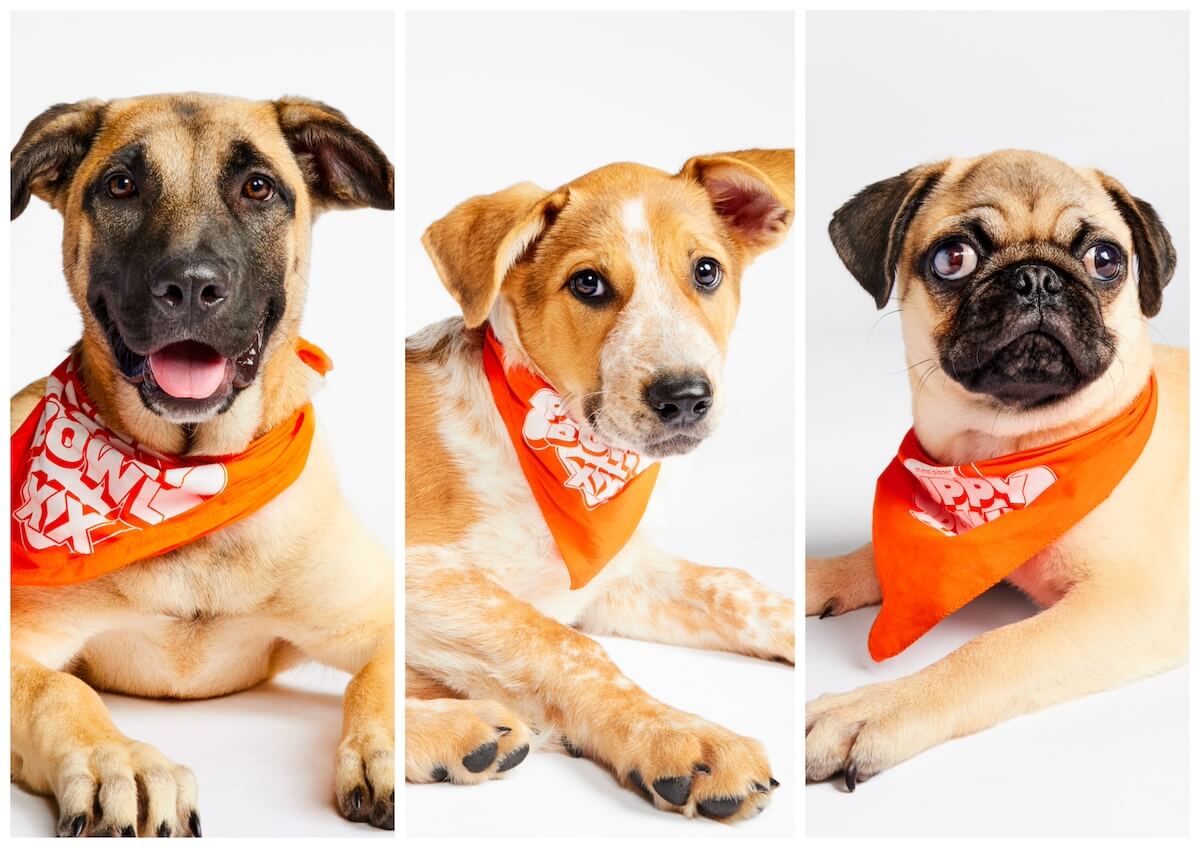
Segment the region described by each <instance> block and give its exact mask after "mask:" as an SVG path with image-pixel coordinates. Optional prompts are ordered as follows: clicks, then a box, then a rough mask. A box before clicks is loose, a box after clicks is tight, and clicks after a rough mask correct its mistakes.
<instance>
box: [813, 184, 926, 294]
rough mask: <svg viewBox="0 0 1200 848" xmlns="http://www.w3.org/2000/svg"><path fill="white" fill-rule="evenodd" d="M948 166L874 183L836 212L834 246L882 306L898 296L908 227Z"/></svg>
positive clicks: (832, 230)
mask: <svg viewBox="0 0 1200 848" xmlns="http://www.w3.org/2000/svg"><path fill="white" fill-rule="evenodd" d="M945 168H946V165H945V163H944V162H939V163H937V164H934V165H920V166H918V167H916V168H910V169H909V170H907V171H905V172H904V173H903V174H898V175H897V176H894V177H889V178H888V179H886V180H880V181H879V182H877V183H872V184H871V185H869V186H867V187H866V188H864V189H863V190H862V191H860V192H859V193H858V194H856V195H854V197H852V198H851V199H850V200H848V201H846V203H844V204H843V205H842V207H841V208H840V209H838V211H836V212H834V213H833V220H831V221H830V222H829V238H830V239H831V240H832V241H833V247H834V249H835V250H836V251H837V254H838V256H839V257H840V258H841V260H842V263H843V264H844V265H845V266H846V268H847V269H848V270H849V271H850V273H851V274H853V275H854V279H856V280H858V282H859V285H861V286H862V287H863V288H864V289H866V290H867V292H868V293H869V294H870V295H871V296H872V297H873V298H875V306H876V307H877V308H879V309H883V307H884V306H885V305H886V304H887V302H888V298H889V297H891V295H892V286H893V284H894V283H895V280H896V264H897V262H899V260H900V251H901V249H902V248H903V246H904V236H905V234H906V233H907V231H908V225H909V224H910V223H911V222H912V219H913V216H914V215H916V213H917V210H918V209H920V208H921V203H922V202H923V201H924V200H925V198H926V196H928V194H929V192H930V191H931V190H932V189H933V187H934V186H935V185H937V181H938V179H939V178H940V177H941V175H942V173H943V172H944V171H945Z"/></svg>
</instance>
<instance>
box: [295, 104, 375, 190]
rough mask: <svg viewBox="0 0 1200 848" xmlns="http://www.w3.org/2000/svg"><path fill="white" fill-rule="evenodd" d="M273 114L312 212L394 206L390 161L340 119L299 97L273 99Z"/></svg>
mask: <svg viewBox="0 0 1200 848" xmlns="http://www.w3.org/2000/svg"><path fill="white" fill-rule="evenodd" d="M275 114H276V115H277V116H278V119H279V128H280V129H281V130H283V136H284V138H286V139H287V143H288V146H289V147H291V149H292V153H293V154H294V155H295V157H296V161H297V162H299V163H300V170H301V171H302V172H303V173H304V179H305V182H307V183H308V188H309V191H310V192H311V194H312V197H313V200H314V202H315V205H316V207H317V209H318V210H321V209H327V208H340V209H359V208H361V207H364V206H371V207H373V208H375V209H394V208H395V206H396V201H395V193H394V191H395V190H394V185H393V179H394V178H393V170H392V163H391V162H389V161H388V158H387V156H385V155H384V153H383V151H382V150H380V149H379V147H378V145H376V144H375V142H373V141H371V139H370V138H368V137H367V135H366V134H365V133H364V132H362V130H359V129H358V128H357V127H355V126H354V125H353V124H351V123H350V122H349V121H348V120H346V116H345V115H343V114H342V113H341V112H339V111H338V110H337V109H334V108H333V107H332V106H326V105H325V104H324V103H319V102H318V101H316V100H307V99H305V98H303V97H282V98H280V99H279V100H276V101H275Z"/></svg>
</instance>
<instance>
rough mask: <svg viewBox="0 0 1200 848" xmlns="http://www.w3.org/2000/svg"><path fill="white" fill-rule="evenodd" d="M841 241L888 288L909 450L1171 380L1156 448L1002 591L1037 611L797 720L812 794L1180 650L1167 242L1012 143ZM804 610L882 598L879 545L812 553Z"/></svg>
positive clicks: (949, 446) (908, 196)
mask: <svg viewBox="0 0 1200 848" xmlns="http://www.w3.org/2000/svg"><path fill="white" fill-rule="evenodd" d="M829 233H830V236H831V238H832V240H833V244H834V247H835V248H836V249H837V252H838V255H839V256H840V257H841V259H842V261H843V262H844V263H845V265H846V267H847V269H849V271H850V273H851V274H852V275H853V276H854V277H855V279H857V280H858V282H859V283H860V284H861V285H862V287H863V288H864V289H866V290H867V292H868V293H869V294H870V295H871V296H872V297H873V298H874V300H875V305H876V306H877V307H878V308H883V306H884V305H885V304H887V303H888V301H889V299H890V298H891V297H892V296H893V295H895V296H896V297H897V298H898V299H899V302H900V305H901V307H902V309H901V312H900V320H901V324H902V326H903V337H904V344H905V349H906V359H907V364H908V366H909V371H908V374H909V382H910V384H911V387H912V393H913V421H914V427H915V430H916V434H917V437H918V439H919V441H920V443H921V445H922V447H923V448H924V449H925V451H926V452H927V453H928V454H929V455H930V456H932V457H933V458H934V459H935V460H937V461H938V462H939V463H941V464H944V465H959V464H965V463H969V462H971V461H979V460H982V459H988V458H994V457H998V456H1004V455H1006V454H1010V453H1013V452H1015V451H1019V450H1025V449H1028V448H1033V447H1038V446H1041V445H1045V444H1049V443H1052V442H1056V441H1059V440H1061V439H1065V438H1068V437H1071V436H1073V435H1076V434H1079V433H1082V432H1084V431H1087V430H1089V429H1091V428H1093V427H1095V426H1097V425H1099V424H1102V423H1104V422H1107V421H1109V420H1111V419H1113V418H1114V417H1115V416H1116V415H1117V414H1118V413H1120V412H1121V411H1122V410H1125V409H1126V408H1127V407H1129V406H1130V404H1131V403H1132V402H1133V400H1134V399H1135V397H1137V395H1138V394H1139V393H1140V392H1141V391H1142V390H1143V388H1145V386H1146V385H1147V382H1148V381H1149V379H1150V375H1151V373H1152V372H1153V373H1154V375H1156V377H1157V380H1158V392H1159V396H1158V411H1157V417H1156V419H1155V421H1154V427H1153V431H1152V433H1151V435H1150V439H1149V441H1148V443H1147V444H1146V446H1145V448H1144V450H1143V451H1142V453H1141V455H1140V457H1139V458H1138V459H1137V461H1136V462H1135V464H1134V465H1133V467H1132V468H1131V469H1130V470H1129V472H1128V473H1127V474H1126V475H1125V476H1124V477H1123V478H1122V479H1121V481H1120V483H1118V484H1117V487H1116V488H1115V489H1114V490H1113V492H1112V494H1111V495H1110V496H1109V497H1108V499H1107V500H1105V501H1104V502H1103V503H1101V505H1100V506H1098V507H1097V508H1095V509H1094V510H1092V511H1091V512H1090V513H1089V514H1088V515H1087V516H1086V517H1085V518H1083V519H1082V520H1081V521H1079V522H1078V523H1077V524H1076V525H1074V527H1072V528H1071V529H1070V530H1069V531H1068V532H1067V533H1066V534H1065V535H1063V536H1061V537H1060V538H1059V539H1058V540H1057V541H1055V542H1053V543H1052V544H1051V545H1049V547H1047V548H1045V549H1044V550H1042V552H1041V553H1039V554H1038V555H1037V556H1035V557H1034V558H1033V559H1031V560H1029V561H1028V562H1025V563H1024V564H1023V565H1022V566H1020V567H1019V568H1018V569H1017V570H1016V571H1015V572H1014V573H1013V574H1012V575H1011V576H1010V577H1009V578H1008V581H1009V582H1010V583H1012V584H1013V585H1015V586H1017V587H1018V588H1019V589H1021V590H1022V591H1024V592H1025V593H1026V594H1027V595H1029V597H1030V598H1032V599H1033V600H1034V601H1035V602H1036V603H1037V604H1039V605H1040V606H1042V607H1044V608H1045V609H1044V611H1042V612H1040V613H1039V614H1037V615H1035V616H1033V617H1031V618H1029V619H1026V620H1024V621H1020V622H1017V623H1015V624H1011V625H1009V626H1007V627H1002V628H999V629H996V630H992V631H990V632H987V633H984V634H983V635H981V636H979V637H978V638H976V639H974V640H972V641H970V642H968V643H967V644H965V645H963V646H962V647H961V648H959V649H958V650H956V651H954V652H953V653H952V654H950V655H949V656H947V657H946V658H944V659H942V660H941V661H940V662H937V663H934V664H933V665H931V666H929V667H928V668H926V669H923V670H922V671H920V672H917V673H916V674H913V675H910V676H908V677H904V678H901V679H899V680H894V681H889V682H885V683H878V684H873V685H869V686H864V687H862V688H860V689H856V690H854V691H852V692H848V693H845V694H837V695H825V696H823V697H820V698H817V699H816V700H814V701H811V702H809V703H808V705H807V709H806V713H807V715H806V721H805V737H806V745H805V747H806V768H807V776H808V780H810V781H819V780H824V779H827V778H829V777H832V776H834V775H837V774H839V773H840V774H842V775H843V776H844V780H845V785H846V788H847V789H849V790H851V791H852V790H853V789H854V788H855V786H856V785H857V783H859V782H862V781H863V780H865V779H867V778H869V777H871V776H872V775H875V774H878V773H879V772H881V771H882V770H884V769H887V768H890V767H891V766H894V765H896V764H897V763H900V762H902V761H904V760H906V759H908V758H909V757H911V756H913V755H914V754H917V753H919V752H921V751H923V750H925V749H927V748H930V747H932V746H934V745H936V744H938V743H939V742H943V741H945V740H947V739H952V738H954V737H958V736H964V735H966V734H970V733H975V732H977V731H979V730H982V729H984V728H986V727H990V726H991V725H994V724H996V723H998V722H1000V721H1003V720H1005V719H1007V718H1011V717H1013V716H1017V715H1021V714H1024V713H1029V712H1032V711H1034V710H1037V709H1040V708H1042V707H1045V706H1049V705H1051V704H1055V703H1058V702H1061V701H1065V700H1068V699H1070V698H1075V697H1079V696H1081V695H1084V694H1087V693H1090V692H1095V691H1099V690H1103V689H1109V688H1113V687H1115V686H1118V685H1120V684H1122V683H1126V682H1128V681H1131V680H1133V679H1135V678H1139V677H1144V676H1147V675H1151V674H1155V673H1158V672H1161V671H1165V670H1167V669H1170V668H1172V667H1174V666H1177V665H1179V664H1180V663H1182V662H1183V660H1184V659H1185V656H1186V647H1187V625H1188V618H1187V616H1188V609H1187V550H1188V546H1187V527H1188V523H1187V514H1186V511H1187V467H1188V461H1187V451H1188V443H1187V439H1188V422H1187V409H1188V406H1187V405H1188V399H1187V391H1188V389H1187V377H1188V365H1187V351H1186V350H1185V349H1180V348H1170V347H1165V346H1161V345H1152V344H1151V343H1150V334H1149V324H1148V323H1147V322H1146V320H1145V319H1146V318H1148V317H1150V316H1153V315H1155V314H1157V313H1158V311H1159V309H1160V308H1161V306H1162V291H1163V288H1164V287H1165V286H1166V285H1167V283H1168V282H1169V281H1170V279H1171V276H1172V274H1173V272H1174V270H1175V250H1174V248H1173V247H1172V244H1171V238H1170V236H1169V234H1168V233H1167V230H1166V228H1165V227H1164V225H1163V222H1162V221H1161V220H1160V218H1159V216H1158V215H1157V214H1156V213H1155V211H1154V209H1153V208H1152V207H1151V206H1150V204H1148V203H1146V202H1145V201H1144V200H1140V199H1138V198H1137V197H1134V196H1132V195H1131V194H1130V193H1129V192H1128V191H1126V189H1125V188H1124V187H1123V186H1122V185H1121V184H1120V183H1119V182H1117V181H1116V180H1115V179H1113V178H1112V177H1110V176H1108V175H1106V174H1104V173H1102V172H1100V171H1097V170H1093V169H1089V168H1073V167H1071V166H1069V165H1066V164H1064V163H1062V162H1060V161H1058V160H1056V159H1053V158H1051V157H1049V156H1046V155H1043V154H1040V153H1031V152H1026V151H1016V150H1006V151H1001V152H997V153H992V154H989V155H985V156H979V157H976V158H972V159H951V160H947V161H944V162H938V163H935V164H930V165H921V166H918V167H915V168H912V169H910V170H908V171H905V172H904V173H902V174H900V175H898V176H895V177H892V178H890V179H886V180H883V181H881V182H878V183H875V184H873V185H871V186H868V187H867V188H865V189H863V190H862V191H861V192H859V193H858V194H857V195H856V196H855V197H854V198H853V199H852V200H850V201H849V202H847V203H846V204H845V205H844V206H842V207H841V208H840V209H839V210H838V211H837V212H836V213H835V214H834V216H833V220H832V222H831V223H830V226H829ZM806 571H807V579H806V584H807V589H806V593H807V597H806V614H807V615H821V616H822V617H824V616H828V615H837V614H840V613H844V612H848V611H850V610H854V609H858V608H859V607H863V606H867V605H869V604H877V603H879V602H880V600H881V592H880V587H879V582H878V581H877V580H876V577H875V572H874V563H873V551H872V546H871V545H869V544H868V545H866V546H865V547H863V548H860V549H859V550H857V551H854V552H853V553H850V554H848V555H846V556H841V557H834V558H831V559H814V558H810V559H809V560H808V562H807V569H806Z"/></svg>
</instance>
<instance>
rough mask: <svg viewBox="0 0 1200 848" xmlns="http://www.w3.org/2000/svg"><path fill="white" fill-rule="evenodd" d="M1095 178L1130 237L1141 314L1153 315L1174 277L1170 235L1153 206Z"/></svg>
mask: <svg viewBox="0 0 1200 848" xmlns="http://www.w3.org/2000/svg"><path fill="white" fill-rule="evenodd" d="M1096 176H1097V177H1099V179H1100V185H1101V186H1103V187H1104V190H1105V191H1106V192H1108V196H1109V197H1110V198H1112V202H1113V204H1114V205H1115V206H1116V207H1117V211H1118V212H1120V213H1121V217H1122V218H1123V219H1124V220H1125V226H1127V227H1129V232H1131V233H1132V234H1133V249H1134V251H1135V253H1136V255H1137V283H1138V302H1139V303H1141V306H1142V314H1143V315H1145V316H1146V317H1147V318H1149V317H1152V316H1154V315H1157V314H1158V311H1159V310H1160V309H1162V292H1163V289H1165V288H1166V287H1167V283H1169V282H1171V277H1172V276H1173V275H1174V274H1175V245H1173V244H1172V243H1171V234H1170V233H1168V232H1167V228H1166V226H1164V225H1163V222H1162V218H1160V217H1158V213H1157V212H1155V211H1154V207H1153V206H1151V205H1150V204H1149V203H1147V202H1146V201H1144V200H1141V199H1139V198H1137V197H1134V196H1133V195H1132V194H1130V193H1129V192H1128V191H1126V190H1125V186H1123V185H1121V184H1120V183H1119V182H1117V181H1116V180H1114V179H1113V178H1112V177H1110V176H1108V174H1104V173H1101V172H1099V171H1097V172H1096Z"/></svg>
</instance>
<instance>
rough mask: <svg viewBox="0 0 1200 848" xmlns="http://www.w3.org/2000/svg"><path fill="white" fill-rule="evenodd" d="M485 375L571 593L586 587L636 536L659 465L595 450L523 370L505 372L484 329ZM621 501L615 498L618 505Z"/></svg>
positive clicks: (545, 388)
mask: <svg viewBox="0 0 1200 848" xmlns="http://www.w3.org/2000/svg"><path fill="white" fill-rule="evenodd" d="M483 370H484V372H485V373H486V374H487V378H488V383H489V384H490V385H491V388H492V398H493V399H494V400H495V402H496V409H497V410H498V411H499V412H500V417H501V418H503V419H504V426H505V427H506V428H507V429H508V435H509V438H510V439H511V440H512V443H513V447H514V448H516V451H517V459H518V460H519V461H520V463H521V471H522V472H523V473H524V474H525V480H526V482H528V483H529V488H530V490H531V491H532V492H533V497H534V500H536V501H537V504H538V508H539V509H540V510H541V512H542V518H544V519H545V520H546V525H547V526H548V527H549V528H550V535H552V536H553V537H554V541H555V543H556V544H557V545H558V550H559V553H560V554H562V558H563V562H565V563H566V565H567V571H568V572H569V573H570V575H571V588H572V589H580V588H582V587H584V586H586V585H587V584H588V582H589V581H591V579H592V578H593V577H595V576H596V575H597V574H599V573H600V569H602V568H604V566H605V565H607V564H608V561H609V560H611V559H612V558H613V557H615V556H616V555H617V554H618V553H620V551H621V548H623V547H625V543H626V542H628V541H629V539H630V537H631V536H633V533H634V531H635V530H637V526H638V522H639V521H641V520H642V514H643V513H644V512H645V511H646V504H647V503H648V502H649V500H650V492H651V491H652V490H653V489H654V481H655V480H656V479H657V478H658V463H653V464H649V467H646V466H647V465H648V463H646V461H645V460H644V459H643V458H642V457H641V456H640V455H639V454H636V453H634V452H633V451H628V450H620V449H618V448H610V447H608V446H606V445H603V444H601V443H600V441H599V440H598V439H597V438H596V436H595V434H594V433H592V431H591V430H590V429H589V428H588V427H587V426H585V425H581V424H577V423H576V422H574V421H572V420H571V419H570V418H569V417H568V416H567V411H566V408H565V407H564V406H563V402H562V398H561V397H560V396H559V395H558V394H557V393H556V392H555V391H554V389H552V388H551V387H550V386H549V384H547V383H546V382H545V381H544V380H542V379H541V378H539V377H536V376H535V375H533V374H531V373H530V372H529V371H527V370H526V369H524V368H514V369H512V370H509V371H506V370H505V368H504V349H503V348H502V347H501V346H500V342H498V341H497V340H496V337H495V335H493V334H492V328H491V327H488V331H487V338H486V340H485V341H484V345H483ZM618 496H619V497H618Z"/></svg>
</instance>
